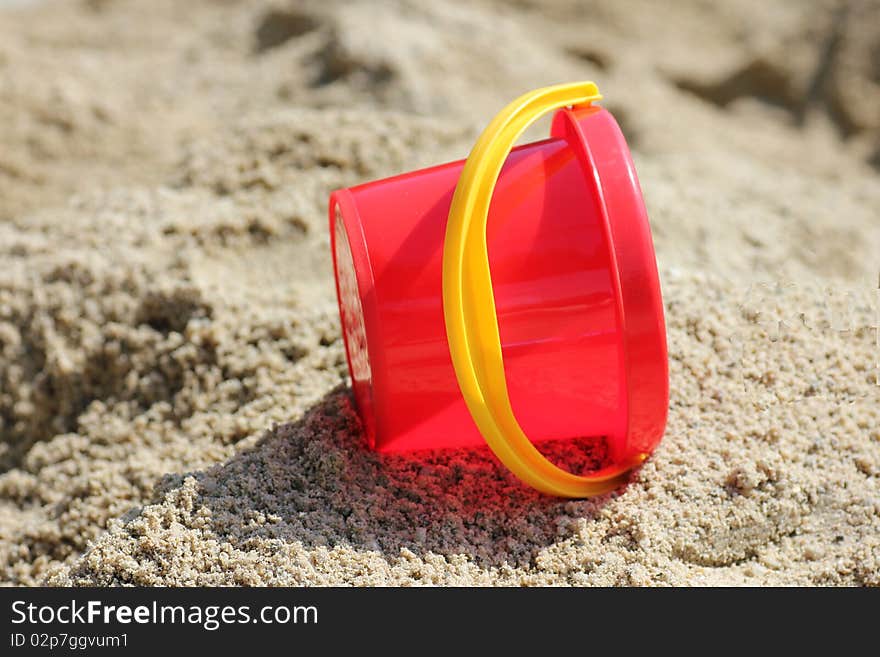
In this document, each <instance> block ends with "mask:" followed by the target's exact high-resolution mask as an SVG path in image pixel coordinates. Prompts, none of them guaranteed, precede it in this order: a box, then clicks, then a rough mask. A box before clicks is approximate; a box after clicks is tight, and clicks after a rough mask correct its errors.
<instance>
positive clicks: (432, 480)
mask: <svg viewBox="0 0 880 657" xmlns="http://www.w3.org/2000/svg"><path fill="white" fill-rule="evenodd" d="M566 446H567V450H564V451H563V450H560V451H559V453H557V454H555V455H554V456H555V457H557V460H558V461H565V460H566V459H565V458H564V453H569V454H573V455H572V456H570V459H573V460H574V462H569V463H568V464H567V465H569V467H573V468H575V469H579V468H581V467H583V466H587V467H590V466H593V465H595V463H598V462H599V460H600V459H601V457H602V455H601V454H596V455H593V454H592V453H591V452H590V448H589V445H586V446H581V445H578V447H577V448H576V449H572V446H571V443H570V442H568V443H567V445H566ZM560 447H562V446H560ZM582 447H586V449H585V450H584V449H582ZM548 448H549V449H550V451H553V450H552V446H549V445H548ZM542 451H545V452H546V451H547V450H546V449H544V445H542ZM594 462H595V463H594ZM194 476H195V478H196V480H197V481H198V484H199V496H198V499H197V501H196V508H195V509H193V512H197V511H199V510H200V509H199V507H201V508H203V509H204V510H205V511H207V512H209V514H210V518H211V524H212V525H213V531H214V532H215V534H216V535H217V537H218V538H220V539H222V540H227V541H229V542H231V543H233V544H235V545H238V546H244V547H246V545H247V543H248V541H250V540H252V539H275V540H279V539H280V540H283V541H286V542H296V541H299V542H301V543H302V544H303V545H304V546H305V547H307V548H309V547H318V546H326V547H331V548H332V547H334V546H337V545H346V546H351V547H353V548H355V549H357V550H363V551H377V552H380V553H382V554H384V555H385V556H386V558H389V559H392V560H393V559H396V558H398V557H399V556H400V551H401V549H402V548H407V549H409V550H411V551H412V552H413V553H415V554H417V555H426V554H427V553H429V552H433V553H437V554H442V555H447V556H448V555H460V554H465V555H468V556H469V557H470V558H471V559H472V560H473V561H474V562H475V563H477V564H478V565H480V566H482V567H492V566H499V565H502V564H505V563H506V564H509V565H511V566H523V565H528V564H530V563H533V561H534V558H535V557H536V556H537V554H538V553H539V551H540V550H541V549H542V548H544V547H546V546H548V545H551V544H552V543H553V542H554V541H556V540H557V539H558V538H559V537H560V532H562V533H563V534H564V535H566V536H567V535H568V534H569V532H570V530H567V529H565V527H564V525H565V523H562V525H560V523H559V522H558V520H559V518H560V517H566V518H592V517H594V516H595V514H596V513H597V512H598V510H599V509H600V508H601V506H602V504H603V503H604V502H605V501H606V500H607V499H608V496H603V497H600V498H595V499H592V500H583V501H571V500H559V499H554V498H550V497H547V496H544V495H541V494H539V493H537V492H535V491H533V490H531V489H529V488H527V487H526V486H523V485H522V484H520V483H519V482H518V481H517V480H516V479H515V478H514V477H513V476H512V475H510V473H508V472H507V471H506V470H505V468H504V466H502V465H501V464H500V463H498V462H497V460H496V459H495V458H494V457H493V455H492V454H491V453H490V452H489V450H488V448H477V449H467V450H442V451H436V452H422V453H418V454H407V455H381V454H376V453H374V452H371V451H369V450H368V449H367V448H366V441H365V438H364V436H363V433H362V431H361V426H360V422H359V420H358V418H357V415H356V413H355V412H354V409H353V403H352V401H351V399H350V391H349V390H348V389H347V388H338V389H336V390H334V391H332V392H331V393H329V394H328V395H326V396H325V397H324V398H323V399H322V400H321V401H320V402H318V403H317V404H315V405H314V406H313V407H312V408H311V409H310V410H309V411H307V412H306V414H305V415H304V416H303V417H302V418H301V419H300V420H298V421H296V422H292V423H288V424H284V425H281V426H278V427H276V428H275V429H273V430H271V431H268V432H267V433H266V434H265V435H264V436H263V437H262V438H261V439H260V441H259V442H258V443H257V444H256V445H255V446H254V447H252V448H250V449H247V450H245V451H243V452H241V453H239V454H237V455H235V456H234V457H233V458H232V459H230V460H229V461H227V462H226V463H223V464H220V465H217V466H214V467H212V468H209V469H207V470H204V471H202V472H199V473H197V474H195V475H194ZM169 483H170V482H169ZM161 488H162V487H161V486H160V487H158V490H157V494H160V493H161V492H162V491H161ZM203 517H204V516H203ZM266 519H268V520H269V521H266Z"/></svg>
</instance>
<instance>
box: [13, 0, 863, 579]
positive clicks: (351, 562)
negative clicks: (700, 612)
mask: <svg viewBox="0 0 880 657" xmlns="http://www.w3.org/2000/svg"><path fill="white" fill-rule="evenodd" d="M584 4H585V3H584ZM769 4H770V3H764V2H760V1H758V0H749V1H748V2H738V3H729V4H727V5H726V6H722V7H712V6H710V5H709V4H708V3H703V2H696V1H694V2H684V1H683V2H676V3H668V4H667V3H664V6H663V7H662V8H661V7H660V5H658V4H657V3H653V2H649V1H647V0H645V1H641V2H615V1H612V0H608V1H607V2H597V3H590V5H589V7H587V8H585V7H584V6H582V3H579V2H575V1H574V0H553V1H552V2H538V1H537V0H519V1H518V2H489V1H487V0H483V1H481V2H464V1H461V2H459V1H454V0H434V1H433V2H430V3H429V2H416V1H414V0H413V1H410V2H404V1H395V2H391V1H389V2H382V3H375V2H345V3H326V2H297V3H284V2H272V3H270V2H264V1H260V2H244V1H242V2H235V1H231V0H225V1H224V2H195V1H193V2H186V3H183V2H177V1H175V0H152V1H151V2H133V1H127V0H116V1H114V0H90V1H82V2H59V3H52V2H42V3H24V4H23V3H14V6H11V5H10V4H9V3H6V4H5V7H4V8H2V9H0V144H2V148H0V261H2V263H3V267H2V268H0V436H2V440H0V472H2V474H0V581H2V582H3V583H6V584H27V585H30V584H41V583H48V584H53V585H91V584H143V585H156V584H168V585H180V584H211V585H213V584H306V585H312V584H479V585H494V584H509V585H518V584H563V585H564V584H573V585H597V584H598V585H614V584H624V585H666V584H673V585H702V584H714V585H718V584H723V585H729V584H752V585H756V584H765V585H781V584H823V585H880V404H878V401H880V336H878V325H880V289H878V273H880V58H878V57H880V27H878V26H880V3H878V2H868V1H859V0H852V1H851V2H848V3H837V2H835V3H831V2H815V3H802V2H798V1H796V0H792V1H789V2H783V3H772V4H773V6H766V5H769ZM573 79H593V80H595V81H597V82H598V83H599V85H600V88H601V89H602V91H603V93H604V94H605V96H606V99H607V100H606V102H605V104H606V106H608V107H609V108H610V109H611V110H612V111H613V112H614V113H615V114H616V116H617V117H618V118H619V120H620V123H621V125H622V127H623V129H624V131H625V133H626V135H627V137H628V139H629V141H630V143H631V145H632V147H633V150H634V158H635V160H636V165H637V168H638V170H639V174H640V177H641V182H642V187H643V189H644V193H645V197H646V202H647V205H648V209H649V214H650V217H651V221H652V226H653V230H654V235H655V242H656V248H657V256H658V262H659V267H660V274H661V279H662V285H663V292H664V300H665V304H666V312H667V321H668V335H669V350H670V375H671V406H670V416H669V425H668V431H667V434H666V436H665V438H664V440H663V443H662V444H661V446H660V448H659V449H658V450H657V452H656V453H655V454H654V455H653V456H652V457H651V458H650V459H649V460H648V462H647V463H646V464H645V465H644V466H643V467H642V468H641V469H640V470H638V471H637V472H635V473H633V475H632V477H631V480H630V482H629V483H628V485H627V486H626V487H624V488H622V489H620V490H619V491H616V492H615V493H613V494H610V495H607V496H604V497H601V498H597V499H593V500H589V501H560V500H556V499H551V498H547V497H543V496H541V495H539V494H537V493H534V492H532V491H530V490H528V489H526V488H525V487H523V486H522V485H520V484H519V483H517V481H516V480H514V479H513V478H512V477H511V476H510V475H509V474H508V473H506V472H505V470H504V469H503V468H502V467H501V466H499V465H498V463H497V462H496V461H495V460H494V458H493V457H492V456H491V454H490V453H489V452H488V451H487V450H485V449H480V450H473V451H460V452H449V451H445V452H437V453H432V454H427V455H424V454H423V455H419V456H418V458H413V457H412V456H405V455H401V456H393V457H387V456H381V457H380V456H377V455H376V454H374V453H371V452H369V451H367V450H366V449H365V447H364V439H363V436H362V432H361V430H360V426H359V423H358V420H357V416H356V414H355V412H354V410H353V407H352V401H351V399H350V395H349V390H348V388H347V373H346V366H345V358H344V351H343V345H342V342H341V338H340V333H339V325H338V319H337V312H336V307H335V298H334V291H333V287H332V272H331V267H330V263H329V249H328V235H327V230H326V218H325V203H326V197H327V194H328V192H329V191H330V190H331V189H334V188H336V187H339V186H345V185H350V184H354V183H356V182H359V181H364V180H368V179H374V178H378V177H382V176H386V175H391V174H394V173H398V172H402V171H405V170H409V169H413V168H416V167H419V166H425V165H428V164H432V163H439V162H443V161H447V160H450V159H455V158H459V157H463V156H465V155H466V154H467V152H468V149H469V147H470V145H471V144H472V143H473V140H474V138H475V136H476V134H478V132H479V130H480V129H481V128H482V126H484V125H485V123H486V122H487V121H488V120H489V119H490V118H491V117H492V115H493V114H494V112H495V111H497V110H498V109H500V108H501V107H502V106H503V105H504V104H505V103H506V102H507V101H508V100H510V99H511V98H513V97H515V96H516V95H517V94H519V93H521V92H523V91H525V90H528V89H530V88H534V87H537V86H542V85H545V84H549V83H553V82H560V81H565V80H573ZM545 132H546V124H544V125H541V126H538V127H536V128H535V129H534V130H533V131H532V133H531V136H532V137H540V136H541V135H542V134H545ZM555 449H556V453H557V456H559V457H560V458H562V457H564V455H565V454H568V455H569V457H570V458H571V459H574V460H575V461H578V463H574V465H583V462H584V461H585V460H586V461H588V460H589V458H590V454H589V453H587V454H586V455H585V456H582V457H578V456H577V455H576V454H575V455H574V456H572V450H571V449H570V448H569V449H568V450H566V447H565V446H564V445H562V446H556V448H555Z"/></svg>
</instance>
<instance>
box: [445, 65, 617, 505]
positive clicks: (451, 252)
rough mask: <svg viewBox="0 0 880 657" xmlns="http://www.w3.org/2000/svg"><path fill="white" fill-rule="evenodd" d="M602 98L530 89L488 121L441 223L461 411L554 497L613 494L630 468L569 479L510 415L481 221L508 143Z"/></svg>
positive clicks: (580, 88)
mask: <svg viewBox="0 0 880 657" xmlns="http://www.w3.org/2000/svg"><path fill="white" fill-rule="evenodd" d="M600 98H602V96H601V95H600V94H599V89H598V88H597V87H596V85H595V84H594V83H592V82H575V83H571V84H561V85H556V86H552V87H544V88H543V89H536V90H535V91H531V92H529V93H527V94H525V95H523V96H520V97H519V98H517V99H516V100H515V101H513V102H512V103H511V104H510V105H508V106H507V107H505V108H504V109H503V110H501V112H500V113H499V114H498V115H497V116H496V117H495V118H494V119H492V122H491V123H490V124H489V126H488V127H487V128H486V129H485V130H484V131H483V134H481V135H480V138H479V139H478V140H477V143H476V145H475V146H474V148H473V150H472V151H471V153H470V155H469V156H468V159H467V162H465V165H464V169H463V170H462V172H461V177H460V178H459V180H458V185H457V186H456V188H455V194H454V195H453V197H452V205H451V207H450V208H449V221H448V223H447V225H446V239H445V243H444V246H443V314H444V318H445V321H446V335H447V337H448V340H449V353H450V355H451V356H452V364H453V366H454V367H455V375H456V378H457V379H458V385H459V387H460V388H461V393H462V396H463V397H464V400H465V403H466V404H467V407H468V410H469V411H470V413H471V416H472V417H473V419H474V422H475V423H476V425H477V428H478V429H479V430H480V433H481V434H482V435H483V437H484V438H485V439H486V442H487V443H488V444H489V447H490V448H491V449H492V451H493V452H494V453H495V455H496V456H497V457H498V458H499V459H500V460H501V462H502V463H504V465H506V466H507V467H508V468H509V469H510V470H511V472H513V474H515V475H516V476H517V477H519V478H520V479H521V480H522V481H524V482H525V483H527V484H529V485H530V486H532V487H534V488H536V489H538V490H539V491H542V492H544V493H547V494H550V495H556V496H560V497H592V496H594V495H601V494H603V493H607V492H608V491H610V490H612V489H614V488H615V487H617V486H618V485H619V484H620V483H621V479H622V478H623V477H624V475H625V474H626V472H627V470H628V469H629V467H631V466H628V467H620V466H618V467H615V468H613V470H612V469H608V470H603V471H600V472H597V473H594V474H592V475H589V476H578V475H574V474H572V473H570V472H567V471H566V470H563V469H561V468H559V467H557V466H556V465H554V464H553V463H551V462H550V461H549V460H547V459H546V458H545V457H544V455H543V454H541V452H539V451H538V450H537V449H536V448H535V446H534V445H533V444H532V443H531V441H530V440H529V439H528V437H527V436H526V435H525V433H524V432H523V430H522V428H521V427H520V425H519V422H517V420H516V417H515V416H514V414H513V409H512V407H511V404H510V398H509V396H508V392H507V382H506V380H505V376H504V361H503V358H502V354H501V337H500V335H499V332H498V317H497V313H496V310H495V299H494V295H493V293H492V278H491V273H490V270H489V254H488V250H487V246H486V223H487V220H488V216H489V204H490V202H491V200H492V193H493V191H494V189H495V184H496V182H497V181H498V176H499V174H500V173H501V168H502V167H503V166H504V162H505V160H506V159H507V156H508V155H509V154H510V150H511V149H512V148H513V145H514V143H515V142H516V140H517V139H518V138H519V136H520V135H521V134H522V133H523V131H524V130H525V129H526V128H527V127H528V126H529V125H531V124H532V123H534V121H535V120H536V119H538V118H539V117H541V116H543V115H544V114H546V113H547V112H550V111H551V110H554V109H558V108H560V107H565V106H569V105H571V106H575V105H584V106H586V105H589V104H590V103H591V102H592V101H594V100H599V99H600Z"/></svg>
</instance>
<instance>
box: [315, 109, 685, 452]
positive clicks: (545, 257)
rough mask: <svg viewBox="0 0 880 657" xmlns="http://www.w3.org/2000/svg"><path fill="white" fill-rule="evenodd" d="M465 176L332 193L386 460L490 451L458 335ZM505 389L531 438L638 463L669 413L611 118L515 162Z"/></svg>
mask: <svg viewBox="0 0 880 657" xmlns="http://www.w3.org/2000/svg"><path fill="white" fill-rule="evenodd" d="M463 166H464V161H458V162H452V163H449V164H443V165H440V166H436V167H432V168H429V169H423V170H421V171H415V172H412V173H407V174H404V175H400V176H396V177H393V178H387V179H385V180H380V181H376V182H371V183H367V184H363V185H358V186H356V187H351V188H349V189H342V190H338V191H336V192H334V193H333V194H332V195H331V197H330V234H331V241H332V250H333V262H334V269H335V274H336V284H337V293H338V297H339V309H340V314H341V319H342V328H343V335H344V339H345V348H346V354H347V358H348V365H349V369H350V372H351V378H352V384H353V389H354V396H355V399H356V403H357V408H358V411H359V414H360V417H361V419H362V421H363V425H364V427H365V430H366V433H367V436H368V439H369V443H370V445H371V446H372V447H374V448H375V449H377V450H379V451H382V452H390V451H402V450H419V449H435V448H445V447H465V446H472V445H479V444H482V443H483V438H482V437H481V434H480V432H479V431H478V429H477V427H476V425H475V423H474V420H473V419H472V417H471V413H470V412H469V410H468V407H467V405H466V404H465V401H464V399H463V398H462V393H461V390H460V388H459V384H458V381H457V380H456V372H455V370H454V368H453V363H452V360H451V357H450V351H449V344H448V341H447V332H446V327H445V325H444V309H443V299H442V256H443V245H444V236H445V230H446V225H447V217H448V215H449V211H450V204H451V201H452V197H453V192H454V191H455V188H456V185H457V184H458V181H459V177H460V175H461V173H462V168H463ZM486 240H487V247H488V256H489V263H490V267H491V277H492V283H493V286H494V298H495V305H496V309H497V321H498V331H499V334H500V338H501V350H502V353H503V366H504V374H505V377H506V381H507V388H508V392H509V398H510V403H511V406H512V409H513V412H514V414H515V416H516V419H517V420H518V421H519V424H520V425H521V427H522V429H523V430H524V431H525V433H526V434H528V436H529V438H530V439H531V440H532V441H534V442H536V443H538V442H540V441H545V440H554V439H557V440H558V439H566V438H573V437H597V438H598V437H601V438H604V439H605V440H606V441H607V453H608V460H609V463H608V464H607V466H608V467H611V468H614V467H615V466H616V465H621V466H623V465H626V467H627V468H628V467H631V466H632V464H633V463H636V462H640V461H641V460H643V459H644V457H645V456H647V455H648V454H649V453H650V452H651V451H652V450H653V449H654V447H655V446H656V445H657V443H658V442H659V441H660V438H661V437H662V435H663V431H664V428H665V424H666V413H667V407H668V394H669V388H668V368H667V350H666V333H665V325H664V318H663V304H662V299H661V295H660V285H659V281H658V275H657V265H656V261H655V256H654V247H653V243H652V239H651V232H650V227H649V225H648V218H647V214H646V212H645V206H644V202H643V200H642V194H641V190H640V188H639V183H638V180H637V178H636V173H635V169H634V167H633V163H632V159H631V158H630V153H629V149H628V148H627V145H626V141H625V140H624V137H623V135H622V133H621V131H620V128H619V127H618V125H617V123H616V121H615V120H614V118H613V117H612V115H611V114H610V113H609V112H608V111H607V110H605V109H603V108H601V107H598V106H587V107H582V108H578V107H576V108H573V109H572V108H565V109H561V110H559V111H557V112H556V114H555V116H554V119H553V124H552V130H551V137H550V138H549V139H546V140H543V141H539V142H535V143H531V144H528V145H525V146H521V147H518V148H515V149H513V150H512V151H511V153H510V155H509V157H508V158H507V161H506V163H505V164H504V167H503V169H502V170H501V174H500V176H499V177H498V180H497V184H496V186H495V190H494V194H493V196H492V201H491V206H490V209H489V213H488V222H487V229H486Z"/></svg>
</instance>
